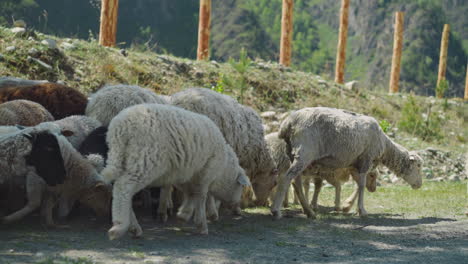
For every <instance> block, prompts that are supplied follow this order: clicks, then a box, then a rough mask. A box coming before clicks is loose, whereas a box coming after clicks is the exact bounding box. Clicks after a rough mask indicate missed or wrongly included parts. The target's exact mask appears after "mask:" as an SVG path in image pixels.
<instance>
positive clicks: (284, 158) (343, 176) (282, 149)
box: [265, 132, 377, 212]
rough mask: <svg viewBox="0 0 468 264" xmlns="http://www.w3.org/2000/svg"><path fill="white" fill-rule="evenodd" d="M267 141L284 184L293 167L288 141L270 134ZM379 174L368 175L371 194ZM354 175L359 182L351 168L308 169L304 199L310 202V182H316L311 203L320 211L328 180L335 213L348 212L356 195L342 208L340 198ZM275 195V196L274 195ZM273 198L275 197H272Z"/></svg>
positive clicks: (285, 203) (304, 177)
mask: <svg viewBox="0 0 468 264" xmlns="http://www.w3.org/2000/svg"><path fill="white" fill-rule="evenodd" d="M265 141H266V142H267V145H268V148H269V150H270V151H271V153H272V157H273V159H274V160H275V162H276V164H277V166H278V171H279V175H280V176H279V182H283V181H284V180H285V179H284V174H285V173H286V171H287V170H288V168H289V167H290V165H291V162H290V160H289V158H288V154H287V145H286V141H284V140H282V139H280V138H279V137H278V133H277V132H275V133H270V134H268V135H266V136H265ZM376 173H377V172H376V171H372V172H369V173H368V174H367V182H366V188H367V190H368V191H370V192H374V191H375V189H376V186H377V174H376ZM350 174H351V175H353V179H354V180H355V181H356V182H358V180H359V179H358V174H357V172H356V171H355V170H352V169H349V168H340V169H327V168H318V167H314V166H312V167H308V168H306V169H305V170H304V172H303V174H302V179H303V184H304V193H305V195H304V197H305V199H306V201H309V195H308V194H309V189H310V181H311V180H313V181H314V186H315V190H314V195H313V199H312V202H311V206H312V208H313V209H314V210H316V209H318V204H317V201H318V195H319V193H320V190H321V188H322V183H323V180H326V181H327V182H329V183H330V184H331V185H333V186H334V187H335V211H341V210H342V211H344V212H348V211H349V210H350V209H351V207H352V205H353V204H354V201H355V199H356V195H355V194H353V195H351V196H350V197H349V198H348V199H347V200H346V202H345V204H346V205H345V206H344V207H341V202H340V197H341V185H342V184H343V183H345V182H347V181H348V180H349V175H350ZM296 188H301V186H296ZM272 195H273V194H272ZM272 197H273V196H272ZM287 200H288V198H287V195H286V198H285V200H284V202H283V205H284V206H287Z"/></svg>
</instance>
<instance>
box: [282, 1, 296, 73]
mask: <svg viewBox="0 0 468 264" xmlns="http://www.w3.org/2000/svg"><path fill="white" fill-rule="evenodd" d="M293 7H294V1H293V0H283V9H282V15H281V42H280V64H281V65H284V66H290V65H291V46H292V33H293Z"/></svg>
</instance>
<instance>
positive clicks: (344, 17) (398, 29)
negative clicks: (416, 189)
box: [99, 0, 468, 100]
mask: <svg viewBox="0 0 468 264" xmlns="http://www.w3.org/2000/svg"><path fill="white" fill-rule="evenodd" d="M219 1H222V0H219ZM118 2H119V1H118V0H102V6H101V26H100V34H99V43H100V44H101V45H103V46H115V43H116V34H117V10H118ZM349 6H350V0H342V1H341V9H340V29H339V37H338V47H337V53H336V68H335V82H337V83H340V84H342V83H344V81H345V80H344V76H345V75H344V72H345V61H346V40H347V35H348V12H349ZM293 7H294V0H283V5H282V18H281V42H280V60H279V63H280V64H282V65H285V66H290V65H291V54H292V35H293ZM403 17H404V15H403V13H402V12H397V13H396V15H395V33H394V47H393V56H392V67H391V74H390V85H389V86H390V87H389V92H390V93H397V92H398V91H399V81H400V80H399V79H400V67H401V53H402V49H403V28H404V26H403ZM210 25H211V0H200V13H199V25H198V48H197V59H198V60H208V59H209V40H210ZM449 32H450V26H449V25H448V24H446V25H445V26H444V31H443V34H442V41H441V50H440V59H439V71H438V78H437V86H439V85H440V83H441V82H442V80H445V73H446V68H447V49H448V38H449ZM464 98H465V100H468V66H467V77H466V85H465V96H464Z"/></svg>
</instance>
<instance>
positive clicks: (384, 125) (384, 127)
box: [379, 119, 392, 133]
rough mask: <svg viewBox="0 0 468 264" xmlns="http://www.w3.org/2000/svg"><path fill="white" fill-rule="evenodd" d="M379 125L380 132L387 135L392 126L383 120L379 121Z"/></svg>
mask: <svg viewBox="0 0 468 264" xmlns="http://www.w3.org/2000/svg"><path fill="white" fill-rule="evenodd" d="M379 125H380V128H382V131H383V132H384V133H387V132H388V131H390V129H391V127H392V125H391V124H390V123H389V122H388V121H387V120H385V119H383V120H381V121H380V122H379Z"/></svg>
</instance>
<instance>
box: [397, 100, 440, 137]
mask: <svg viewBox="0 0 468 264" xmlns="http://www.w3.org/2000/svg"><path fill="white" fill-rule="evenodd" d="M401 116H402V117H401V119H400V122H399V123H398V126H399V128H401V129H402V130H404V131H406V132H408V133H411V134H412V135H415V136H418V137H420V138H422V139H423V140H426V141H433V140H441V139H442V138H443V135H442V125H443V120H442V118H441V117H440V116H439V115H438V114H437V113H434V112H432V105H431V104H430V105H429V106H428V108H427V110H426V112H425V113H424V112H423V109H422V108H421V107H420V105H419V104H418V103H417V102H416V99H415V98H414V96H412V95H410V96H409V97H408V100H407V101H406V103H405V104H404V105H403V108H402V111H401Z"/></svg>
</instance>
